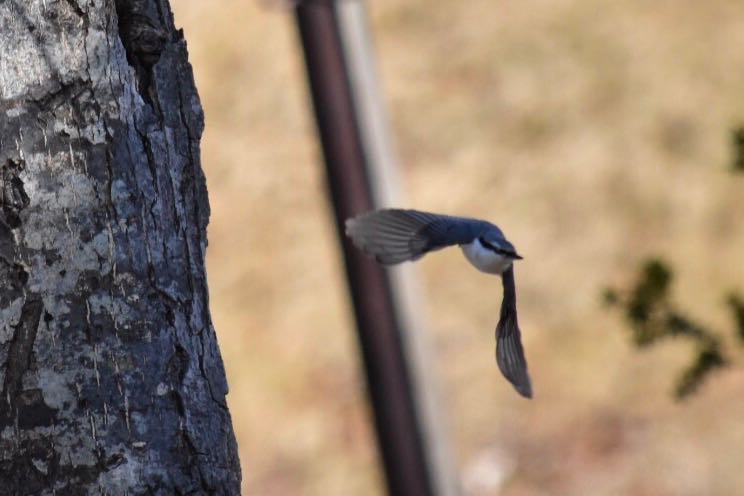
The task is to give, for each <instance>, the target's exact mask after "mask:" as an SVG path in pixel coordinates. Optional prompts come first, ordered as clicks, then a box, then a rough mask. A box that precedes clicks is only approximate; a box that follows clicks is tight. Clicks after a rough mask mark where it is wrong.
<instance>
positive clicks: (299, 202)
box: [172, 0, 744, 496]
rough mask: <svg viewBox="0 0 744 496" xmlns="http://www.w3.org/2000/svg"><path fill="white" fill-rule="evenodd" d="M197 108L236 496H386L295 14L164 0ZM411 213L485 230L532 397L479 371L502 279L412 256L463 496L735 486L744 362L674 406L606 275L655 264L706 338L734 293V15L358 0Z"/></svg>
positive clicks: (225, 2) (741, 187) (676, 364)
mask: <svg viewBox="0 0 744 496" xmlns="http://www.w3.org/2000/svg"><path fill="white" fill-rule="evenodd" d="M172 3H173V8H174V11H175V15H176V23H177V24H178V25H180V26H182V27H183V28H184V30H185V35H186V39H187V41H188V45H189V52H190V57H191V62H192V64H193V66H194V71H195V75H196V80H197V87H198V88H199V91H200V94H201V97H202V103H203V105H204V110H205V113H206V132H205V135H204V139H203V148H202V158H203V164H204V168H205V171H206V175H207V179H208V183H209V191H210V199H211V204H212V218H211V223H210V227H209V252H208V271H209V281H210V292H211V307H212V313H213V317H214V321H215V325H216V328H217V332H218V334H219V339H220V344H221V348H222V352H223V356H224V359H225V364H226V367H227V372H228V379H229V383H230V387H231V391H230V395H229V402H230V409H231V412H232V415H233V421H234V426H235V429H236V432H237V435H238V442H239V444H240V454H241V461H242V464H243V479H244V493H245V494H251V495H253V494H255V495H280V496H281V495H372V494H380V493H381V492H382V489H383V483H382V479H381V474H380V473H379V471H378V468H377V466H376V450H375V445H374V442H373V437H372V432H371V428H370V422H369V415H368V411H367V406H366V404H365V400H366V397H365V391H364V382H363V380H362V379H361V377H360V368H359V364H358V361H357V360H358V359H357V350H356V343H355V341H354V335H353V330H352V327H351V325H352V319H351V314H350V309H349V302H348V300H347V296H346V293H345V285H344V280H343V277H342V267H341V263H340V260H339V257H338V249H337V246H336V241H335V233H334V230H333V226H332V225H331V215H330V211H329V206H328V202H327V200H326V197H325V184H324V177H323V175H322V169H321V167H320V165H319V157H320V153H319V149H318V145H317V142H316V136H315V128H314V123H313V121H312V115H311V112H310V107H309V97H308V92H307V89H306V82H305V79H304V66H303V62H302V59H301V56H300V52H299V50H298V39H297V36H296V32H295V25H294V22H293V17H292V15H291V12H290V11H288V10H287V9H286V8H284V7H281V6H277V5H276V4H274V3H273V2H258V1H256V0H240V1H238V0H222V1H219V2H205V1H203V0H172ZM369 3H370V4H371V5H370V15H371V19H372V28H373V31H374V37H375V42H376V48H377V56H378V63H379V68H380V73H381V74H380V76H381V79H382V84H383V89H384V93H385V97H386V99H387V104H388V110H389V113H390V116H391V120H392V122H391V124H392V131H393V134H394V140H395V142H396V145H397V153H398V156H399V159H400V163H401V171H400V175H401V176H402V178H403V180H404V184H403V189H404V191H405V193H406V197H407V198H408V202H407V204H406V205H405V206H409V207H415V208H420V209H428V210H433V211H438V212H443V213H452V214H461V215H472V216H480V217H483V218H487V219H490V220H492V221H493V222H495V223H497V224H499V225H500V226H501V227H502V228H503V229H504V231H505V232H506V233H507V235H508V237H509V239H510V240H511V241H513V242H514V243H515V245H516V246H517V248H518V249H519V251H520V253H522V255H524V257H525V260H524V261H523V262H520V263H519V265H518V266H517V272H516V276H517V284H518V295H519V309H520V322H521V327H522V330H523V333H524V340H525V348H526V352H527V356H528V359H529V361H530V366H531V372H532V378H533V382H534V387H535V394H536V397H535V399H534V400H532V401H525V400H523V399H522V398H520V397H519V396H517V395H516V394H515V393H514V392H513V390H512V389H511V387H510V386H509V385H508V384H507V383H506V382H505V381H504V380H503V379H502V377H501V376H500V374H499V373H498V371H497V369H496V366H495V363H494V358H493V347H494V340H493V330H494V327H495V324H496V320H497V317H498V307H499V302H500V300H501V289H500V281H499V280H498V279H497V278H494V277H489V276H487V275H484V274H479V273H477V272H475V271H474V270H471V269H470V268H469V267H468V266H467V262H466V261H465V260H464V258H463V257H462V256H461V254H460V253H458V252H457V251H456V250H451V251H449V252H448V251H445V252H441V253H437V254H435V255H432V256H429V257H426V258H425V259H423V260H422V261H421V262H419V264H418V266H419V267H418V269H419V270H418V273H419V274H420V277H421V287H422V288H423V289H424V290H425V293H424V294H423V295H422V298H421V299H422V300H423V301H424V302H425V307H426V308H425V311H426V317H427V321H428V323H429V326H428V327H429V329H428V331H429V332H430V333H431V341H432V342H433V344H434V350H433V353H434V356H435V357H436V359H435V365H436V368H435V370H433V371H432V374H433V375H435V376H436V377H438V379H439V381H440V382H441V387H442V390H443V394H444V397H445V399H446V401H445V402H444V405H446V412H445V414H446V418H447V427H448V430H449V432H450V434H451V436H452V445H453V449H454V456H453V458H454V459H455V460H456V462H457V464H458V469H459V471H460V474H462V479H463V482H464V484H465V488H466V494H468V495H478V496H482V495H490V494H502V495H508V496H517V495H555V494H558V495H626V494H633V495H654V496H665V495H670V496H672V495H674V496H678V495H690V496H693V495H694V496H699V495H729V494H740V493H741V491H742V489H741V488H743V487H744V470H742V469H741V467H742V466H743V465H744V416H743V415H744V413H743V412H744V367H743V366H742V363H741V357H740V358H739V359H738V360H735V361H734V364H733V366H732V367H730V368H728V369H726V370H725V371H724V372H721V373H719V374H717V375H716V376H715V377H714V378H713V379H712V380H711V381H710V382H709V383H708V384H706V386H705V387H704V388H703V389H702V390H701V391H700V393H699V394H696V395H694V396H693V397H692V398H690V399H689V400H688V401H686V402H684V403H677V402H675V401H674V400H673V399H672V397H671V395H670V391H671V389H672V386H673V381H674V379H675V378H676V374H677V372H678V371H679V369H680V367H682V366H683V365H685V364H686V363H687V361H688V360H689V358H690V355H689V347H688V346H687V345H686V343H681V342H679V343H677V342H669V343H664V344H663V345H660V346H657V347H654V348H652V349H650V350H648V351H644V352H642V353H639V352H637V351H636V350H635V349H633V347H632V346H631V345H630V343H629V340H628V335H627V332H626V329H625V327H624V324H623V322H622V321H621V319H620V317H619V316H618V315H617V314H616V313H614V312H608V311H607V309H605V308H603V307H602V305H601V299H600V294H601V291H602V288H603V287H604V286H606V285H608V284H612V285H620V286H622V285H625V284H627V283H628V282H629V281H630V280H631V279H632V277H633V275H634V274H635V272H636V269H637V267H638V264H639V263H640V262H641V261H642V260H643V259H644V258H645V257H647V256H649V255H656V254H660V255H664V256H665V257H666V258H667V259H668V260H669V261H670V262H671V263H672V264H673V265H674V267H675V268H676V274H677V281H676V283H675V286H674V297H675V299H677V300H678V301H679V302H680V303H681V304H683V305H684V306H685V308H686V309H688V310H689V311H690V313H691V314H693V315H695V316H696V317H697V318H699V319H700V320H702V321H703V322H705V323H706V324H709V325H711V326H712V327H714V328H716V329H719V330H721V331H724V330H726V329H727V328H728V327H729V320H728V315H727V314H726V313H725V310H724V306H723V304H722V301H723V296H724V291H725V290H728V289H732V288H738V289H740V290H744V182H743V179H742V178H741V177H735V176H733V175H731V174H730V173H729V172H728V171H727V166H728V162H729V161H730V149H729V146H730V144H729V133H730V130H731V128H732V127H733V126H735V125H737V124H739V123H741V122H742V121H744V50H742V47H744V3H743V2H738V1H734V0H711V1H707V2H699V1H691V0H678V1H669V0H662V1H658V2H643V1H638V0H614V1H607V0H600V1H594V2H592V1H588V0H584V1H580V0H528V1H521V2H517V1H509V0H507V1H501V2H493V1H488V0H471V1H468V2H461V1H456V0H442V1H438V2H426V1H424V0H407V1H402V0H374V1H373V2H369Z"/></svg>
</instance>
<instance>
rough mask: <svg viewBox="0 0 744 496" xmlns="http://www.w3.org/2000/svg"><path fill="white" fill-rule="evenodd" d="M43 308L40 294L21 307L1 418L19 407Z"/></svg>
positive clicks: (7, 366)
mask: <svg viewBox="0 0 744 496" xmlns="http://www.w3.org/2000/svg"><path fill="white" fill-rule="evenodd" d="M43 309H44V304H43V303H42V302H41V298H39V296H37V295H33V296H30V297H28V298H27V299H26V302H25V303H24V304H23V308H22V309H21V318H20V319H19V321H18V323H17V324H16V325H15V326H14V328H13V337H12V338H11V340H10V347H9V349H8V360H7V362H6V368H5V381H4V383H3V390H2V399H3V400H5V401H6V402H7V403H6V405H7V406H5V405H3V407H1V408H0V418H2V419H3V420H8V419H10V418H12V417H13V415H14V414H15V412H16V411H17V409H18V394H19V391H20V389H21V379H22V378H23V374H25V373H26V371H27V370H28V369H29V367H30V366H31V352H32V350H33V347H34V341H36V332H37V330H38V328H39V320H40V319H41V313H42V310H43ZM0 404H2V403H0Z"/></svg>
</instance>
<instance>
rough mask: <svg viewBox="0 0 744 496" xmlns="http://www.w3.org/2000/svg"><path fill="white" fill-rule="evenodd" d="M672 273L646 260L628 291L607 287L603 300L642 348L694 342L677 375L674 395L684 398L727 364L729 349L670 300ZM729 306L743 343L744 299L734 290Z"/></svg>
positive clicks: (657, 263)
mask: <svg viewBox="0 0 744 496" xmlns="http://www.w3.org/2000/svg"><path fill="white" fill-rule="evenodd" d="M672 280H673V274H672V271H671V269H670V268H669V266H668V265H667V264H666V263H664V262H663V261H662V260H661V259H658V258H652V259H649V260H647V261H646V262H645V263H644V264H643V266H642V267H641V270H640V273H639V274H638V277H637V280H636V282H635V283H634V284H633V285H632V286H631V287H630V289H628V290H617V289H614V288H608V289H606V290H605V292H604V300H605V303H606V304H608V305H609V306H612V307H616V308H620V309H621V310H622V311H623V313H624V315H625V320H626V321H627V322H628V324H629V326H630V331H631V333H632V338H633V342H634V343H635V344H636V345H637V346H638V347H639V348H645V347H648V346H650V345H652V344H656V343H658V342H659V341H661V340H663V339H666V338H672V337H677V338H683V339H687V340H689V341H691V342H692V343H693V348H694V354H693V359H692V362H691V363H690V365H688V366H687V368H685V369H684V370H683V371H682V373H681V374H680V376H679V378H678V380H677V385H676V386H675V390H674V394H675V396H676V398H677V399H683V398H685V397H687V396H688V395H690V394H691V393H693V392H694V391H695V390H696V389H697V388H698V387H699V386H700V385H701V384H702V382H703V381H704V380H705V379H706V378H707V377H708V375H709V374H710V373H711V372H713V371H714V370H716V369H719V368H722V367H725V366H726V365H728V364H729V360H728V358H727V357H728V355H729V353H728V350H725V349H724V344H723V343H722V342H721V340H720V339H719V338H718V336H717V335H716V334H715V333H713V332H711V331H710V329H708V328H707V327H705V326H704V325H702V324H700V323H699V322H696V321H695V320H693V319H692V318H691V317H689V316H688V315H686V314H685V313H684V312H683V311H682V310H681V309H680V308H679V307H678V306H677V305H676V304H675V303H674V302H673V301H672V299H671V297H670V287H671V284H672ZM727 304H728V307H729V309H730V311H731V313H732V315H733V320H734V323H735V332H736V336H737V340H738V342H739V343H740V344H742V345H744V300H743V299H742V298H741V296H739V295H738V294H736V293H732V294H730V295H729V297H728V299H727Z"/></svg>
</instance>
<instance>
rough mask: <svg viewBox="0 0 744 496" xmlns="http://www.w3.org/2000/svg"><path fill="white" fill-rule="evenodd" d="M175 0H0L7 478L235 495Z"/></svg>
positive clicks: (0, 362)
mask: <svg viewBox="0 0 744 496" xmlns="http://www.w3.org/2000/svg"><path fill="white" fill-rule="evenodd" d="M202 128H203V116H202V110H201V106H200V103H199V98H198V95H197V93H196V89H195V87H194V81H193V76H192V71H191V66H190V65H189V63H188V61H187V52H186V43H185V41H184V39H183V35H182V33H181V32H180V31H178V30H176V29H175V27H174V22H173V16H172V13H171V11H170V7H169V5H168V2H167V0H0V494H34V495H37V494H58V495H67V494H114V495H119V494H238V493H239V484H240V468H239V463H238V457H237V448H236V443H235V438H234V434H233V431H232V426H231V423H230V415H229V412H228V410H227V406H226V403H225V395H226V394H227V384H226V381H225V373H224V369H223V365H222V361H221V358H220V354H219V350H218V348H217V342H216V339H215V334H214V329H213V327H212V323H211V320H210V316H209V309H208V294H207V285H206V279H205V273H204V255H205V249H206V244H207V239H206V227H207V221H208V217H209V205H208V201H207V191H206V186H205V180H204V176H203V173H202V169H201V164H200V159H199V139H200V137H201V133H202Z"/></svg>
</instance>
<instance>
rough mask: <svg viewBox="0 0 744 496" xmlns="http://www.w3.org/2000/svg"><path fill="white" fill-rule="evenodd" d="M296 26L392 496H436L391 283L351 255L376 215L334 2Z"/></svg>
mask: <svg viewBox="0 0 744 496" xmlns="http://www.w3.org/2000/svg"><path fill="white" fill-rule="evenodd" d="M296 16H297V24H298V27H299V32H300V38H301V40H302V45H303V50H304V53H305V61H306V65H307V72H308V78H309V82H310V89H311V93H312V98H313V104H314V109H315V117H316V120H317V124H318V131H319V133H320V139H321V143H322V147H323V154H324V157H325V165H326V170H327V176H328V184H329V188H330V193H331V198H332V203H333V209H334V214H335V219H336V225H337V227H338V233H339V238H340V242H341V246H342V249H343V255H344V261H345V264H346V271H347V277H348V282H349V286H350V290H351V295H352V302H353V305H354V311H355V316H356V324H357V330H358V338H359V344H360V348H361V351H362V356H363V359H364V367H365V372H366V376H367V384H368V388H369V395H370V398H371V400H372V407H373V412H374V419H375V426H376V431H377V439H378V444H379V447H380V452H381V454H382V459H383V463H384V468H385V476H386V481H387V486H388V492H389V494H391V495H404V496H409V495H411V496H417V495H422V496H423V495H430V494H434V492H433V487H434V484H433V483H432V479H431V474H430V471H429V464H428V462H427V458H426V457H427V453H426V450H425V449H424V445H423V443H422V431H421V425H420V420H419V418H418V416H417V412H416V407H415V399H414V395H413V391H412V385H411V384H412V382H411V376H410V370H409V369H408V364H407V363H406V360H405V358H404V357H405V353H404V347H403V343H402V337H401V333H400V328H399V324H398V322H399V320H398V319H397V318H396V314H395V308H394V302H393V297H392V295H391V290H390V281H389V279H388V277H387V275H386V274H385V272H384V271H383V269H382V268H381V267H379V266H378V265H377V264H375V263H374V262H373V261H372V260H370V259H369V258H367V257H366V256H365V255H364V254H363V253H361V252H360V251H359V250H357V249H356V248H354V247H353V246H352V244H351V243H350V242H349V240H348V239H347V238H346V236H345V235H344V227H343V226H344V221H345V220H346V219H347V218H348V217H351V216H353V215H356V214H358V213H361V212H364V211H367V210H370V209H371V208H373V206H374V203H373V198H372V194H371V190H370V183H369V179H368V177H367V175H366V172H365V167H366V161H365V154H364V150H363V145H362V140H361V138H360V135H359V128H358V124H357V121H356V116H355V113H354V106H353V98H352V92H351V88H350V83H349V78H348V73H347V70H346V64H345V61H344V54H343V48H342V46H341V41H340V34H339V28H338V22H337V12H336V6H335V4H334V2H333V1H332V0H314V1H304V2H301V3H300V4H299V5H298V6H297V9H296Z"/></svg>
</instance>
